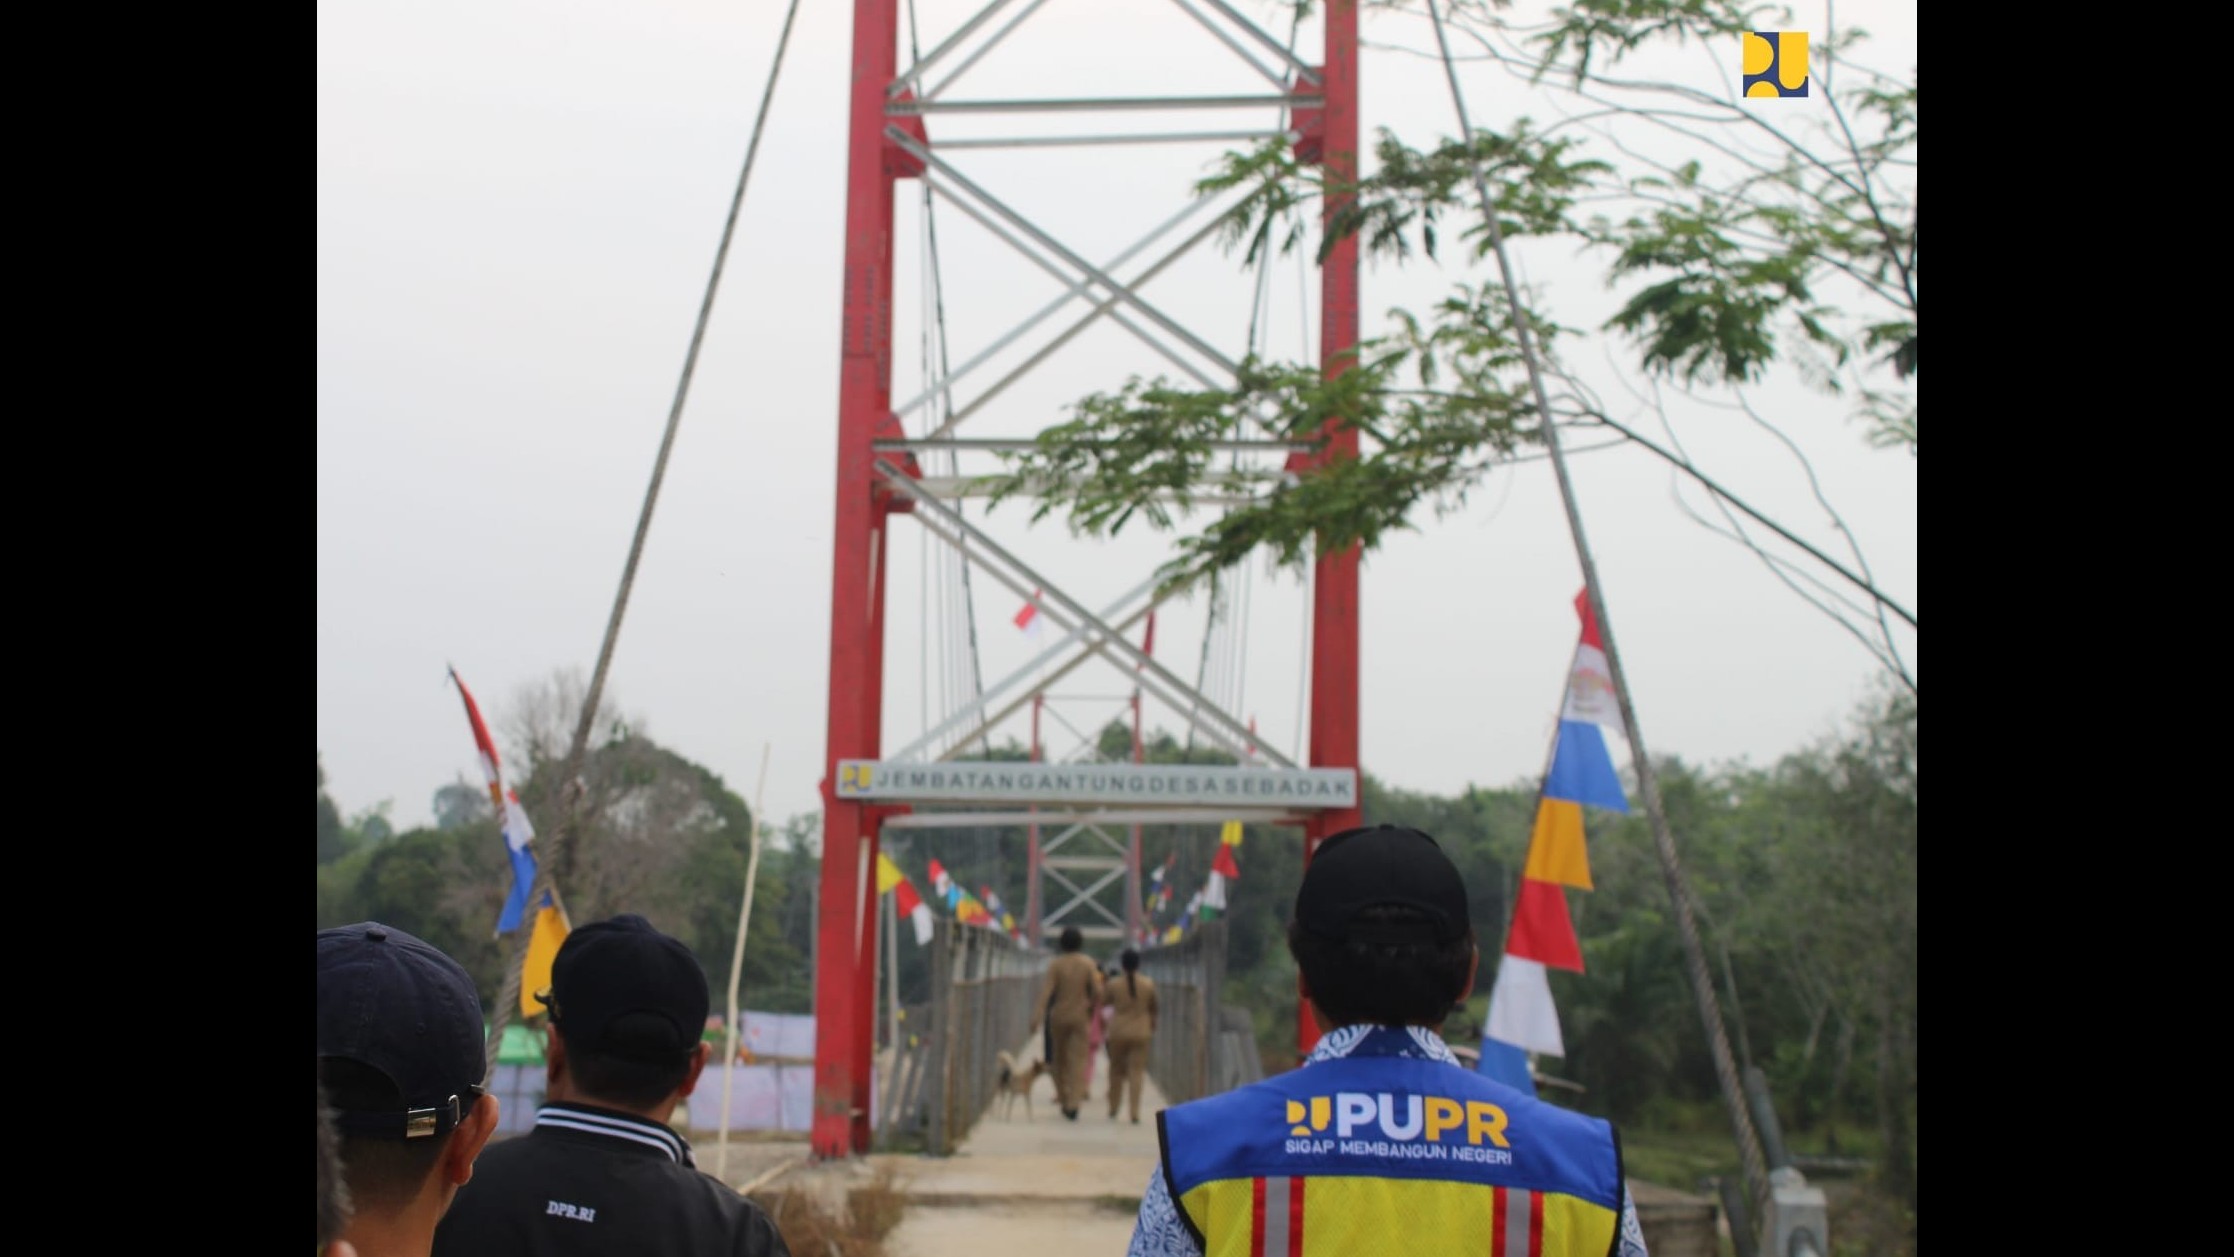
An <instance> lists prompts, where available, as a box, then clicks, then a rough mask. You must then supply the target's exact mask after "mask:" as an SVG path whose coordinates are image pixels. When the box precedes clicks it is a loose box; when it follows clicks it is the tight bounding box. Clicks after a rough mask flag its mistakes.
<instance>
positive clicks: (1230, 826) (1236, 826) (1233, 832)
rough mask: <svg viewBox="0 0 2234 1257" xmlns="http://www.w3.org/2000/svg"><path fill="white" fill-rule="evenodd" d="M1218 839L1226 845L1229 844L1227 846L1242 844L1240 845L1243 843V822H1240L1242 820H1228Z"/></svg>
mask: <svg viewBox="0 0 2234 1257" xmlns="http://www.w3.org/2000/svg"><path fill="white" fill-rule="evenodd" d="M1218 841H1219V842H1222V843H1224V844H1225V845H1227V846H1229V847H1238V846H1240V845H1241V822H1240V821H1227V822H1226V827H1225V828H1224V829H1222V830H1220V831H1218Z"/></svg>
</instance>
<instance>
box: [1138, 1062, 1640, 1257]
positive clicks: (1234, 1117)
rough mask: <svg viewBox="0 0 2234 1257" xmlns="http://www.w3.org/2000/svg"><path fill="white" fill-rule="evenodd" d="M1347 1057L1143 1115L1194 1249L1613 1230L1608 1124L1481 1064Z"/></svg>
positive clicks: (1592, 1248)
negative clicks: (1482, 1070)
mask: <svg viewBox="0 0 2234 1257" xmlns="http://www.w3.org/2000/svg"><path fill="white" fill-rule="evenodd" d="M1408 1039H1409V1036H1408V1035H1406V1034H1405V1033H1404V1032H1403V1031H1401V1030H1378V1031H1375V1032H1372V1033H1370V1034H1368V1035H1367V1036H1366V1037H1365V1038H1364V1039H1363V1040H1362V1041H1361V1042H1360V1043H1359V1044H1358V1046H1357V1048H1356V1049H1355V1050H1354V1051H1352V1053H1351V1054H1350V1055H1348V1056H1344V1057H1340V1058H1336V1059H1331V1060H1322V1061H1315V1062H1312V1063H1310V1064H1307V1065H1305V1066H1304V1067H1303V1068H1301V1069H1295V1070H1290V1071H1289V1072H1287V1073H1284V1074H1280V1075H1276V1076H1274V1077H1272V1078H1267V1079H1265V1080H1264V1081H1262V1082H1258V1083H1253V1084H1251V1085H1249V1086H1246V1087H1242V1088H1239V1089H1238V1090H1234V1091H1229V1092H1227V1093H1225V1094H1223V1095H1218V1096H1211V1097H1209V1098H1207V1099H1203V1100H1197V1101H1195V1102H1193V1103H1190V1104H1182V1105H1178V1106H1176V1107H1173V1108H1168V1109H1165V1110H1164V1111H1163V1112H1161V1113H1159V1114H1157V1117H1156V1127H1157V1132H1156V1133H1157V1138H1158V1140H1159V1141H1160V1143H1161V1152H1162V1156H1163V1173H1164V1180H1165V1183H1164V1185H1165V1187H1167V1188H1168V1189H1169V1190H1170V1192H1171V1199H1172V1201H1173V1203H1174V1204H1175V1205H1176V1206H1177V1207H1178V1210H1179V1216H1180V1218H1181V1219H1182V1220H1183V1222H1184V1224H1185V1225H1186V1226H1187V1228H1188V1229H1189V1230H1190V1231H1191V1232H1192V1233H1193V1234H1194V1237H1195V1238H1196V1239H1197V1240H1198V1241H1200V1242H1201V1243H1202V1246H1203V1252H1204V1253H1205V1255H1206V1257H1334V1255H1336V1254H1343V1255H1350V1254H1378V1253H1389V1254H1397V1253H1402V1254H1420V1255H1421V1257H1432V1255H1434V1254H1443V1253H1451V1254H1457V1253H1465V1254H1469V1255H1478V1257H1607V1254H1610V1253H1612V1252H1613V1251H1614V1243H1615V1238H1616V1234H1617V1232H1618V1231H1619V1230H1620V1222H1621V1202H1622V1169H1621V1145H1620V1141H1619V1137H1618V1136H1617V1135H1616V1134H1615V1132H1614V1128H1613V1126H1612V1124H1611V1123H1609V1122H1606V1121H1604V1120H1602V1119H1599V1118H1594V1117H1587V1116H1584V1115H1583V1114H1580V1113H1575V1112H1572V1111H1570V1110H1567V1109H1562V1108H1559V1107H1557V1106H1556V1105H1551V1104H1546V1103H1544V1102H1542V1101H1540V1100H1537V1099H1535V1098H1533V1097H1531V1096H1529V1095H1526V1094H1525V1093H1523V1092H1519V1091H1515V1090H1513V1089H1512V1088H1510V1087H1507V1086H1505V1085H1503V1084H1502V1083H1498V1082H1494V1081H1492V1080H1490V1079H1489V1078H1487V1077H1484V1076H1483V1075H1481V1074H1477V1073H1474V1072H1471V1071H1469V1070H1466V1069H1463V1068H1460V1067H1457V1066H1453V1065H1449V1064H1446V1063H1443V1062H1440V1061H1431V1060H1422V1059H1418V1058H1416V1057H1403V1056H1398V1055H1395V1053H1396V1052H1397V1051H1399V1050H1400V1049H1401V1048H1403V1047H1404V1046H1405V1045H1406V1043H1407V1042H1408Z"/></svg>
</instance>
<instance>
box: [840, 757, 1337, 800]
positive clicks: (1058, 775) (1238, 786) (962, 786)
mask: <svg viewBox="0 0 2234 1257" xmlns="http://www.w3.org/2000/svg"><path fill="white" fill-rule="evenodd" d="M838 797H839V798H841V799H897V800H906V801H913V802H941V803H1040V804H1065V803H1130V804H1147V805H1171V804H1176V805H1189V804H1191V805H1194V806H1198V807H1199V806H1204V805H1210V806H1219V805H1227V806H1234V807H1289V808H1346V807H1355V806H1357V801H1358V795H1357V770H1356V769H1354V768H1241V767H1203V766H1201V765H1184V766H1181V765H1158V764H1027V763H996V762H968V761H957V762H953V763H938V764H904V763H891V762H886V761H884V760H871V759H847V760H840V761H838Z"/></svg>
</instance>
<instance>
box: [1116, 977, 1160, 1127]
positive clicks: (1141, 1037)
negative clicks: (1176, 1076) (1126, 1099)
mask: <svg viewBox="0 0 2234 1257" xmlns="http://www.w3.org/2000/svg"><path fill="white" fill-rule="evenodd" d="M1123 963H1124V966H1125V976H1124V977H1122V978H1117V979H1113V980H1111V982H1110V984H1109V996H1108V998H1107V1000H1106V1001H1105V1002H1106V1003H1107V1004H1108V1005H1109V1006H1110V1008H1112V1009H1114V1010H1115V1015H1114V1016H1112V1017H1111V1018H1110V1019H1109V1120H1111V1121H1116V1120H1117V1103H1118V1100H1119V1098H1120V1097H1122V1096H1124V1095H1125V1094H1126V1093H1127V1091H1128V1090H1129V1091H1130V1093H1131V1095H1132V1118H1133V1124H1134V1125H1135V1126H1137V1125H1139V1124H1140V1080H1141V1077H1142V1076H1143V1075H1144V1074H1145V1073H1146V1072H1147V1070H1148V1040H1149V1039H1151V1038H1153V1037H1155V1033H1156V982H1155V979H1153V978H1150V977H1148V976H1146V975H1145V974H1143V973H1141V972H1140V953H1139V952H1137V951H1134V950H1133V949H1132V948H1130V947H1127V948H1126V949H1125V954H1124V956H1123Z"/></svg>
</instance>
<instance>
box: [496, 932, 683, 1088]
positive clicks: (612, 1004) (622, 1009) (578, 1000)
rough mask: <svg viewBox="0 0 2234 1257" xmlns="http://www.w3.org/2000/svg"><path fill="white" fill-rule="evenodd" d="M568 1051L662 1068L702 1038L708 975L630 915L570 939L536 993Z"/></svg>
mask: <svg viewBox="0 0 2234 1257" xmlns="http://www.w3.org/2000/svg"><path fill="white" fill-rule="evenodd" d="M536 998H537V999H538V1000H540V1001H542V1002H543V1003H544V1004H545V1005H546V1006H548V1007H549V1008H550V1010H551V1024H552V1025H554V1026H557V1027H558V1028H559V1030H560V1031H562V1032H563V1033H564V1034H565V1035H566V1046H567V1047H568V1048H569V1049H571V1050H576V1051H589V1052H597V1053H601V1054H603V1055H606V1056H617V1057H621V1058H623V1059H626V1060H635V1061H644V1062H647V1063H659V1064H667V1063H673V1062H677V1061H680V1060H682V1059H683V1058H685V1057H687V1056H689V1054H690V1052H691V1050H692V1049H694V1048H696V1047H697V1046H698V1043H699V1040H700V1039H702V1038H703V1037H704V1036H705V1033H706V1011H707V1007H708V1004H709V1002H710V1000H709V997H708V995H707V993H706V970H705V969H704V968H703V967H702V966H700V965H699V963H698V957H697V956H696V955H694V954H692V952H691V950H690V948H688V947H685V946H684V945H683V944H682V941H681V940H679V939H675V938H670V937H668V936H667V935H665V934H662V933H660V932H659V931H658V930H656V929H654V928H652V923H651V922H649V921H647V920H645V919H644V918H643V917H641V916H638V915H637V914H635V913H633V912H628V913H622V914H621V915H619V916H616V917H613V918H611V919H610V920H605V921H598V922H595V923H593V924H590V925H585V926H583V927H582V928H580V929H578V930H575V931H573V932H572V933H569V934H568V935H567V936H566V941H565V942H564V943H561V944H560V945H559V950H558V956H557V957H556V958H554V959H553V960H552V961H551V986H550V989H549V990H548V991H541V992H537V993H536Z"/></svg>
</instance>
